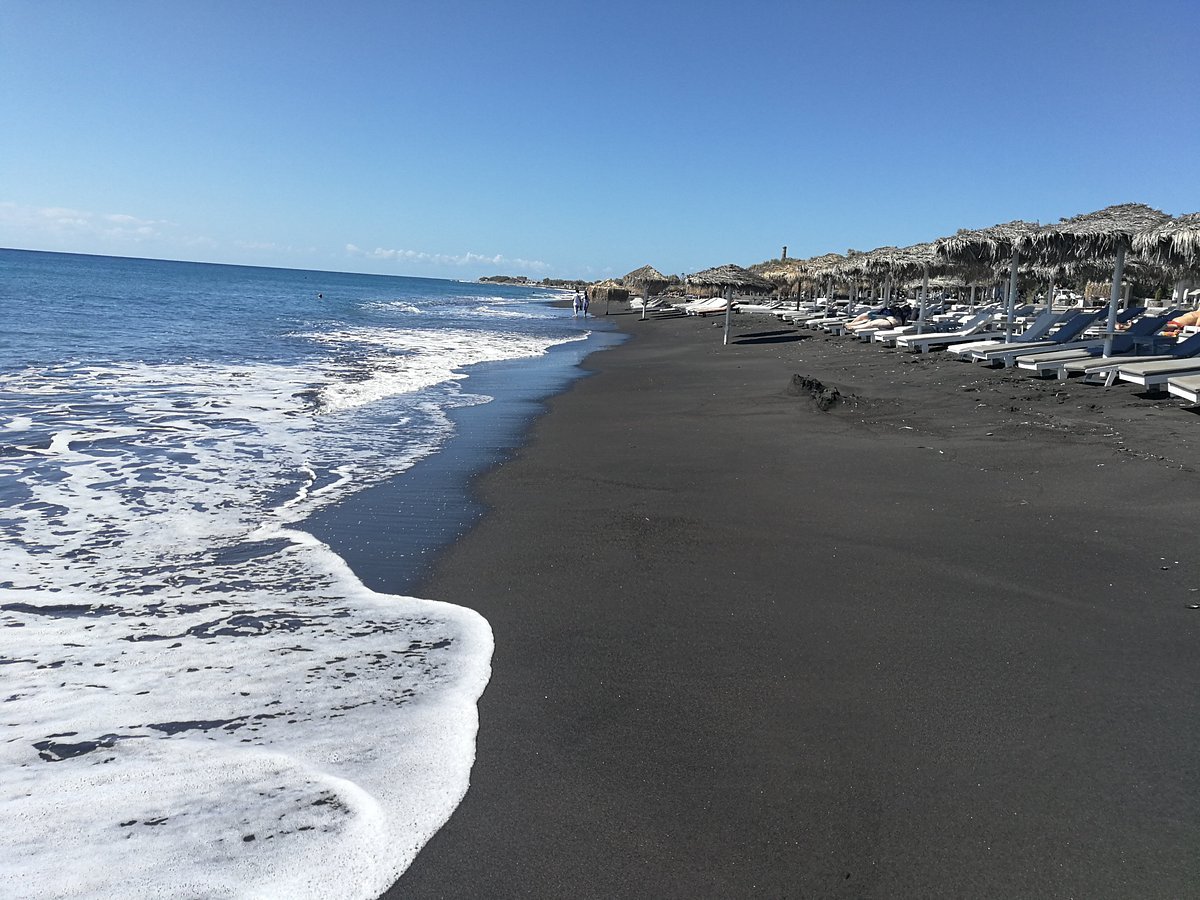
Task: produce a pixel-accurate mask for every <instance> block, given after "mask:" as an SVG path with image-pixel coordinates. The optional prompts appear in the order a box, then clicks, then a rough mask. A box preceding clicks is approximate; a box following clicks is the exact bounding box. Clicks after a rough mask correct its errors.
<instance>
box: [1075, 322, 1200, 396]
mask: <svg viewBox="0 0 1200 900" xmlns="http://www.w3.org/2000/svg"><path fill="white" fill-rule="evenodd" d="M1198 354H1200V334H1194V335H1192V336H1191V337H1189V338H1186V339H1185V340H1182V341H1180V342H1179V343H1177V344H1175V345H1174V346H1173V347H1171V348H1170V352H1169V353H1164V354H1156V355H1154V356H1132V357H1129V358H1128V359H1125V360H1114V361H1111V362H1107V363H1105V362H1103V361H1101V360H1091V361H1089V363H1084V362H1078V363H1074V362H1072V363H1067V364H1066V368H1067V372H1068V373H1069V374H1074V373H1076V372H1082V373H1083V380H1084V381H1086V382H1089V383H1093V384H1095V383H1097V382H1102V383H1103V384H1104V386H1105V387H1110V386H1111V385H1112V384H1113V383H1114V382H1116V380H1117V373H1118V372H1119V370H1120V369H1121V368H1123V367H1125V366H1133V365H1140V364H1142V363H1152V362H1168V363H1169V362H1179V361H1184V362H1190V361H1194V360H1196V359H1198V358H1200V356H1198Z"/></svg>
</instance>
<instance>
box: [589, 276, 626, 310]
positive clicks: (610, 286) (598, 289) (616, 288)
mask: <svg viewBox="0 0 1200 900" xmlns="http://www.w3.org/2000/svg"><path fill="white" fill-rule="evenodd" d="M587 295H588V301H589V302H591V303H605V304H607V303H610V302H611V301H613V300H616V301H625V300H628V299H629V289H628V288H626V287H624V286H623V285H621V284H618V283H617V282H616V281H613V280H612V279H611V278H610V279H608V280H607V281H601V282H598V283H597V284H591V285H588V288H587Z"/></svg>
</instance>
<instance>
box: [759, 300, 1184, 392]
mask: <svg viewBox="0 0 1200 900" xmlns="http://www.w3.org/2000/svg"><path fill="white" fill-rule="evenodd" d="M770 312H772V313H773V314H774V315H776V316H777V317H778V318H780V319H781V320H782V321H785V322H791V323H793V324H795V325H797V326H798V327H802V328H811V329H815V330H824V331H826V332H828V333H830V334H841V335H846V336H849V337H853V338H856V339H859V340H863V341H872V342H875V343H878V344H881V345H883V346H895V347H896V349H898V350H901V351H909V352H917V353H929V352H932V351H935V350H939V349H944V350H946V352H947V353H948V354H951V355H953V356H956V357H957V358H959V359H961V360H964V361H971V362H976V363H979V364H981V365H985V366H993V367H995V366H1003V367H1006V368H1018V369H1020V370H1022V371H1027V372H1030V373H1031V374H1033V375H1034V376H1036V377H1043V378H1047V377H1050V378H1059V379H1063V380H1065V379H1067V378H1070V377H1071V376H1073V375H1078V376H1082V377H1083V379H1084V380H1085V381H1087V382H1091V383H1100V384H1104V385H1107V386H1111V385H1113V384H1116V383H1117V382H1119V381H1124V382H1128V383H1130V384H1134V385H1137V386H1138V387H1141V388H1143V389H1144V390H1146V391H1148V392H1161V391H1167V392H1168V393H1170V394H1171V395H1172V396H1176V397H1180V398H1182V399H1184V400H1186V401H1188V402H1190V403H1200V334H1194V335H1191V336H1190V337H1186V338H1184V339H1182V340H1176V339H1175V338H1173V337H1167V336H1165V335H1163V334H1162V330H1163V328H1164V327H1165V326H1166V325H1167V323H1168V322H1169V321H1170V320H1171V319H1172V317H1173V316H1175V315H1176V314H1177V312H1178V311H1177V310H1157V311H1150V310H1147V309H1146V308H1145V307H1139V308H1135V309H1128V310H1124V311H1122V312H1121V313H1120V314H1119V315H1118V318H1117V326H1118V328H1119V329H1122V330H1119V331H1117V332H1116V333H1115V334H1114V335H1113V336H1112V337H1111V349H1110V355H1108V356H1104V355H1103V354H1104V350H1105V346H1106V344H1107V343H1108V335H1106V333H1105V332H1106V326H1107V319H1106V317H1105V313H1104V312H1103V311H1097V312H1088V311H1084V310H1080V309H1069V310H1065V311H1042V312H1040V313H1038V312H1036V310H1035V309H1034V308H1031V307H1026V308H1022V309H1019V310H1017V311H1016V313H1015V318H1016V319H1018V320H1022V321H1023V324H1024V328H1023V330H1022V331H1021V332H1019V333H1017V334H1014V335H1013V337H1012V338H1007V339H1006V335H1005V333H1004V331H1003V328H1002V326H1003V321H1004V319H1005V312H1004V310H1003V309H1002V308H1001V307H999V306H992V307H986V308H982V309H978V310H964V309H959V310H953V309H952V310H949V311H947V312H943V313H939V314H938V318H937V321H938V322H939V324H942V325H943V327H945V330H939V331H929V330H925V331H923V332H922V333H917V328H916V326H915V325H912V324H905V325H900V326H896V327H888V326H890V325H891V323H888V322H887V320H886V319H882V318H878V319H875V320H871V321H862V319H863V318H864V317H865V315H866V316H870V315H875V316H881V315H882V314H883V312H884V308H883V307H882V306H880V305H876V306H874V307H872V306H869V305H859V306H851V305H850V304H845V305H844V306H840V307H833V306H832V305H829V304H819V303H818V304H808V305H806V306H802V307H801V308H799V309H796V308H777V309H774V310H770ZM955 315H957V316H958V318H957V320H956V319H955V318H954V316H955ZM932 318H933V316H932V314H928V315H927V321H929V320H931V319H932ZM881 322H882V323H885V324H879V323H881ZM955 325H956V326H957V327H953V326H955ZM946 326H951V327H946Z"/></svg>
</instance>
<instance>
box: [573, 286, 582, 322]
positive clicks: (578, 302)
mask: <svg viewBox="0 0 1200 900" xmlns="http://www.w3.org/2000/svg"><path fill="white" fill-rule="evenodd" d="M572 309H573V310H574V312H572V313H571V314H572V315H575V316H577V315H579V311H580V310H581V309H583V298H582V297H581V296H580V294H579V291H576V292H575V303H574V304H573V305H572Z"/></svg>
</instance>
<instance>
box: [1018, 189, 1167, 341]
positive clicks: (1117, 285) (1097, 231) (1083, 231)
mask: <svg viewBox="0 0 1200 900" xmlns="http://www.w3.org/2000/svg"><path fill="white" fill-rule="evenodd" d="M1168 218H1169V216H1167V214H1166V213H1164V212H1162V211H1161V210H1157V209H1154V208H1152V207H1149V206H1146V205H1145V204H1142V203H1122V204H1119V205H1117V206H1109V207H1105V208H1104V209H1101V210H1097V211H1096V212H1090V213H1084V214H1083V215H1079V216H1073V217H1072V218H1070V219H1063V220H1062V221H1061V222H1058V223H1057V224H1055V225H1046V226H1045V227H1043V228H1039V229H1038V230H1037V231H1036V232H1034V233H1033V234H1032V235H1029V236H1028V237H1026V238H1025V240H1024V241H1023V246H1025V247H1028V248H1029V249H1030V250H1032V251H1033V252H1035V253H1037V254H1039V255H1040V256H1041V258H1042V260H1043V261H1062V262H1068V261H1073V262H1089V261H1096V260H1102V259H1103V260H1107V259H1110V258H1111V259H1112V260H1113V267H1112V291H1111V292H1110V294H1109V301H1108V325H1107V327H1106V328H1105V334H1104V355H1105V356H1108V355H1110V354H1111V353H1112V343H1113V338H1114V337H1115V335H1116V325H1117V306H1118V304H1119V303H1120V300H1121V277H1122V275H1123V274H1124V270H1125V256H1126V254H1127V253H1128V252H1129V250H1130V248H1131V247H1132V245H1133V238H1134V236H1135V235H1137V234H1139V233H1140V232H1143V231H1149V230H1150V229H1152V228H1155V227H1156V226H1158V225H1162V224H1163V223H1164V222H1166V221H1167V219H1168Z"/></svg>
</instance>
